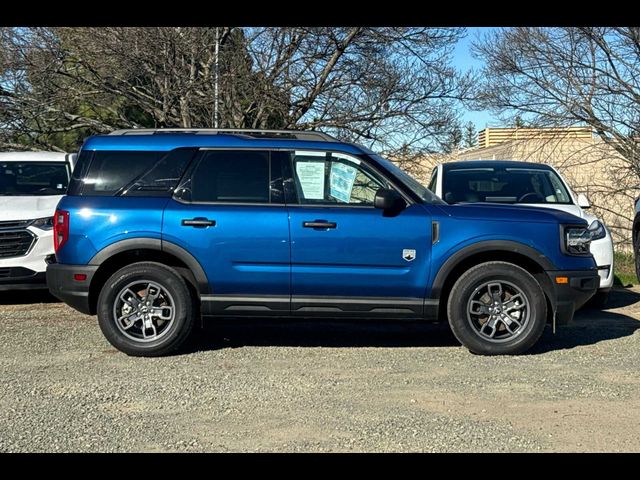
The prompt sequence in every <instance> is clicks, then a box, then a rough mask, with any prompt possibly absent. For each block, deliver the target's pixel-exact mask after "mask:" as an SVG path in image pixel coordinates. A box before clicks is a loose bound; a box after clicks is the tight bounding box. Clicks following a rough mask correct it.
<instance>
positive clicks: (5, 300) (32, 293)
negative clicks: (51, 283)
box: [0, 288, 60, 305]
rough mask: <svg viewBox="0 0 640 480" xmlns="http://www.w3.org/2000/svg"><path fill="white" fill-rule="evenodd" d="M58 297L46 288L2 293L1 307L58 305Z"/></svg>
mask: <svg viewBox="0 0 640 480" xmlns="http://www.w3.org/2000/svg"><path fill="white" fill-rule="evenodd" d="M57 302H60V300H58V299H57V298H56V297H54V296H53V295H51V294H50V293H49V290H47V289H46V288H43V289H37V290H11V291H8V290H7V291H0V305H25V304H29V303H57Z"/></svg>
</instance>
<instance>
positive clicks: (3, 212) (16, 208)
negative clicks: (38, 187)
mask: <svg viewBox="0 0 640 480" xmlns="http://www.w3.org/2000/svg"><path fill="white" fill-rule="evenodd" d="M61 198H62V195H46V196H42V197H36V196H26V197H14V196H0V221H5V220H33V219H35V218H42V217H52V216H53V214H54V213H55V211H56V205H58V202H59V201H60V199H61Z"/></svg>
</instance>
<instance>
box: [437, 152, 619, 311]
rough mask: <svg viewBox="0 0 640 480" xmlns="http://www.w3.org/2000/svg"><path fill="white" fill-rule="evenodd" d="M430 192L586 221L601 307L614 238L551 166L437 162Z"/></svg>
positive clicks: (449, 198) (608, 287)
mask: <svg viewBox="0 0 640 480" xmlns="http://www.w3.org/2000/svg"><path fill="white" fill-rule="evenodd" d="M429 190H431V191H432V192H433V193H435V194H436V195H438V196H439V197H440V198H441V199H443V200H444V201H445V202H447V203H466V202H496V203H508V204H516V205H522V206H531V207H544V208H554V209H557V210H563V211H565V212H568V213H571V214H572V215H575V216H576V217H580V218H583V219H585V220H586V221H587V222H589V225H590V226H589V230H590V231H591V238H592V241H591V247H590V249H591V253H592V254H593V258H594V260H595V261H596V265H597V266H598V274H599V276H600V288H599V290H598V292H597V293H596V294H595V295H594V296H593V299H592V300H591V302H592V304H593V305H596V306H600V307H604V306H605V305H606V303H607V298H608V295H609V290H611V287H612V286H613V240H612V238H611V233H610V232H609V229H608V228H607V227H606V226H605V224H604V223H603V222H602V220H600V219H598V218H597V217H595V216H594V215H591V214H589V213H587V212H586V211H585V210H584V209H586V208H590V204H589V200H588V199H587V197H586V196H585V195H584V194H582V193H581V194H579V195H576V194H575V193H574V192H573V191H572V190H571V189H570V188H569V187H568V185H567V182H566V181H565V180H564V179H563V178H562V176H561V175H560V173H558V171H557V170H556V169H555V168H553V167H552V166H551V165H547V164H541V163H530V162H521V161H515V160H466V161H461V162H449V163H441V164H439V165H437V166H436V167H435V168H434V169H433V172H432V173H431V180H430V182H429Z"/></svg>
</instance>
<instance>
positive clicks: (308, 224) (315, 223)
mask: <svg viewBox="0 0 640 480" xmlns="http://www.w3.org/2000/svg"><path fill="white" fill-rule="evenodd" d="M302 226H303V227H304V228H320V229H322V228H336V227H337V226H338V224H337V223H336V222H327V221H326V220H314V221H313V222H302Z"/></svg>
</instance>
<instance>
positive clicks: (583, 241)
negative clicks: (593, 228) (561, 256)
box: [564, 227, 591, 255]
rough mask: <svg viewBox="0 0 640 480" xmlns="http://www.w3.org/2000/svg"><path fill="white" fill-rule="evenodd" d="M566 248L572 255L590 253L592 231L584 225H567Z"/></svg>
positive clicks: (565, 233)
mask: <svg viewBox="0 0 640 480" xmlns="http://www.w3.org/2000/svg"><path fill="white" fill-rule="evenodd" d="M564 235H565V242H564V244H565V248H566V251H567V253H568V254H570V255H588V254H589V253H590V251H589V245H590V244H591V232H590V230H589V229H588V228H584V227H566V228H565V230H564Z"/></svg>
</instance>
